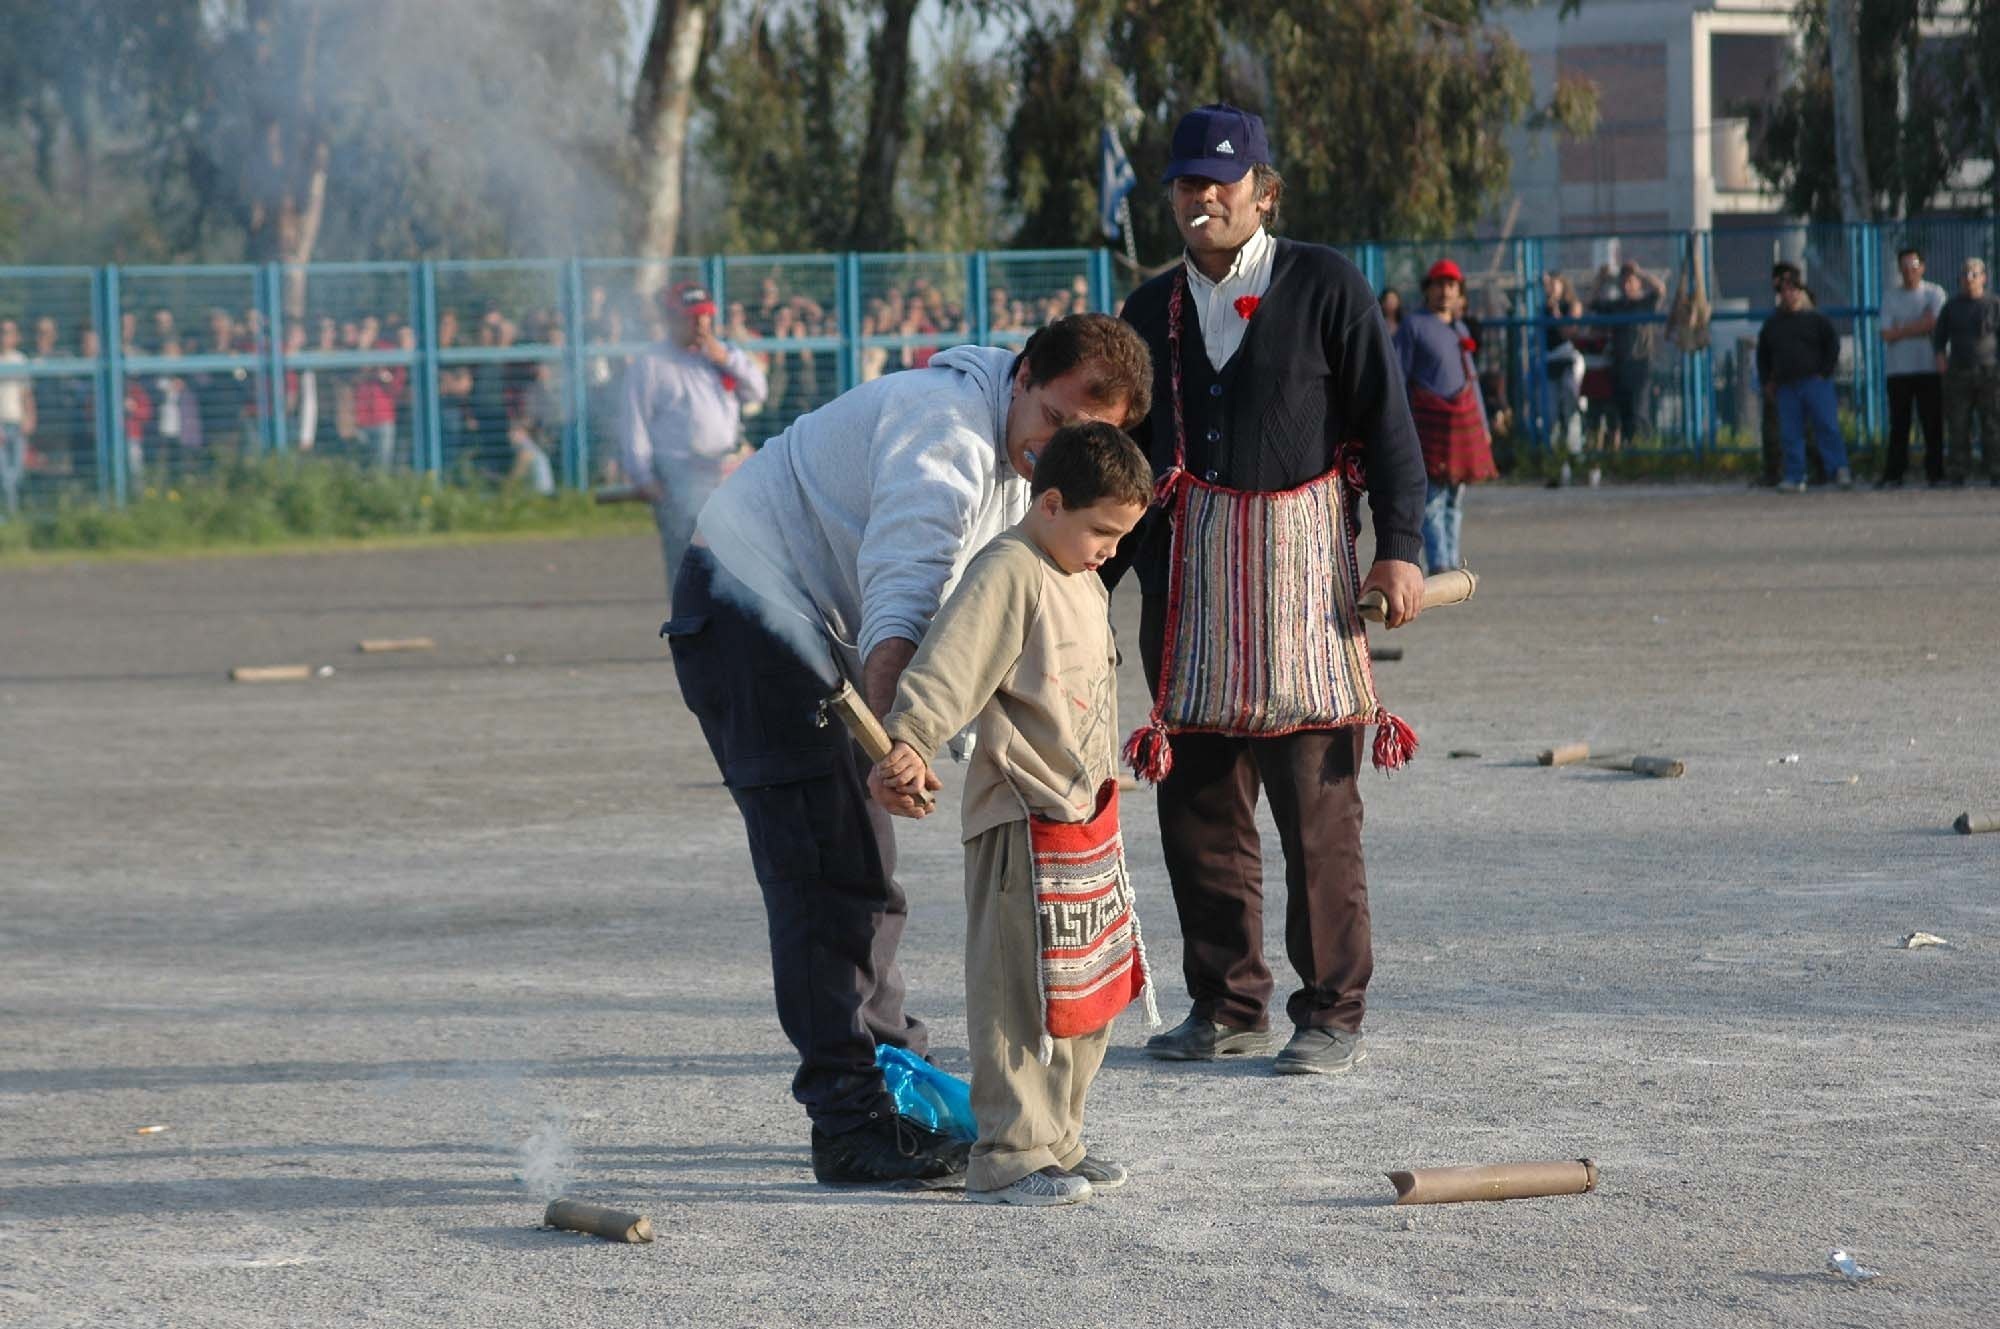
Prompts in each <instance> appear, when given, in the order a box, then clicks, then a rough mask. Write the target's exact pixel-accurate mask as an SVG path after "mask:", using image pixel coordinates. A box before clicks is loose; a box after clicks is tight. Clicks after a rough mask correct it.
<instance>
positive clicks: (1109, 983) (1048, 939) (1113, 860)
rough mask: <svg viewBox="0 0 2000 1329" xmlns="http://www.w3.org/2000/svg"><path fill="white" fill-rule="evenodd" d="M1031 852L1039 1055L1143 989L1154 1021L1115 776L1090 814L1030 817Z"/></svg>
mask: <svg viewBox="0 0 2000 1329" xmlns="http://www.w3.org/2000/svg"><path fill="white" fill-rule="evenodd" d="M1028 847H1029V851H1030V854H1031V856H1032V858H1033V860H1034V888H1035V921H1036V933H1035V935H1036V938H1037V940H1038V942H1039V944H1040V947H1041V955H1040V957H1039V964H1038V966H1037V969H1036V979H1037V983H1038V984H1039V986H1040V989H1041V998H1042V1029H1043V1034H1042V1042H1041V1060H1042V1063H1043V1064H1044V1065H1046V1064H1048V1061H1049V1059H1050V1057H1051V1056H1052V1055H1053V1054H1054V1051H1055V1047H1054V1043H1053V1040H1054V1039H1058V1038H1075V1037H1077V1036H1078V1035H1080V1034H1094V1033H1096V1032H1097V1031H1098V1030H1100V1029H1102V1028H1104V1027H1105V1026H1106V1025H1108V1024H1110V1023H1111V1021H1112V1020H1113V1019H1114V1018H1116V1017H1117V1015H1118V1013H1119V1012H1120V1011H1122V1010H1124V1009H1125V1008H1126V1007H1127V1006H1129V1005H1131V1004H1132V1002H1133V1000H1134V999H1135V998H1136V997H1138V996H1139V995H1140V994H1141V993H1142V992H1143V993H1144V994H1145V997H1146V1014H1147V1016H1148V1018H1149V1019H1150V1020H1151V1021H1152V1023H1154V1024H1158V1023H1159V1014H1158V1012H1157V1010H1156V1009H1155V1008H1154V1003H1153V994H1152V989H1151V987H1150V986H1149V983H1148V975H1149V971H1148V969H1147V965H1146V948H1145V945H1144V943H1143V942H1142V941H1141V940H1140V937H1139V914H1138V910H1137V907H1136V904H1135V901H1134V897H1133V894H1132V882H1131V879H1130V878H1129V877H1127V876H1126V875H1125V838H1124V836H1123V835H1122V834H1120V832H1119V828H1118V782H1117V781H1116V780H1106V781H1105V782H1104V783H1103V785H1102V786H1100V787H1099V789H1098V791H1097V810H1096V811H1095V812H1093V813H1092V814H1091V817H1090V820H1088V821H1051V820H1049V819H1048V818H1047V817H1043V816H1040V815H1038V814H1037V815H1031V816H1030V817H1029V818H1028Z"/></svg>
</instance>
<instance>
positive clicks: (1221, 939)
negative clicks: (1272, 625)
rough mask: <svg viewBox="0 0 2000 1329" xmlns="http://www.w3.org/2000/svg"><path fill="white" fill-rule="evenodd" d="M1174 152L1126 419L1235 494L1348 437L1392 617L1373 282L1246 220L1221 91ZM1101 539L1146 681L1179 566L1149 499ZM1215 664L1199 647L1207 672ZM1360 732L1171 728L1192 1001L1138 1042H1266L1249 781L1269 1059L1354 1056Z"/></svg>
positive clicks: (1245, 195) (1180, 470) (1257, 125)
mask: <svg viewBox="0 0 2000 1329" xmlns="http://www.w3.org/2000/svg"><path fill="white" fill-rule="evenodd" d="M1173 155H1174V160H1173V161H1172V163H1171V164H1169V166H1168V167H1167V170H1166V174H1165V182H1166V185H1167V190H1168V204H1169V206H1170V207H1171V208H1172V210H1173V215H1174V222H1175V224H1176V225H1177V226H1178V227H1179V228H1180V233H1181V238H1182V240H1183V242H1184V243H1185V245H1186V246H1187V252H1186V254H1185V256H1184V260H1183V262H1181V263H1176V264H1175V265H1174V266H1173V268H1172V269H1171V270H1169V271H1168V272H1166V273H1164V274H1162V275H1161V276H1159V277H1156V278H1154V279H1153V280H1152V281H1150V282H1148V283H1146V284H1145V285H1144V286H1142V287H1140V288H1139V289H1138V290H1137V291H1135V292H1134V293H1133V294H1132V297H1131V299H1130V300H1128V301H1127V302H1126V304H1125V309H1124V312H1123V317H1124V319H1125V321H1126V322H1128V323H1130V324H1131V325H1132V326H1133V327H1134V328H1136V329H1138V331H1139V333H1140V335H1141V336H1142V337H1144V338H1145V341H1146V344H1147V347H1148V348H1149V349H1150V350H1151V352H1152V356H1153V373H1154V378H1155V382H1154V385H1153V410H1152V413H1151V414H1150V415H1149V416H1148V417H1147V419H1146V421H1145V422H1144V424H1142V425H1141V426H1140V427H1138V428H1136V429H1134V430H1133V431H1132V433H1133V437H1134V438H1135V439H1137V440H1138V442H1139V444H1140V446H1141V447H1143V448H1145V449H1146V450H1147V453H1148V455H1149V456H1150V457H1151V458H1152V461H1153V467H1154V470H1155V472H1156V473H1157V474H1160V475H1162V476H1174V477H1177V476H1180V475H1185V476H1188V477H1194V478H1197V479H1199V480H1201V481H1202V482H1203V483H1205V484H1207V485H1211V486H1227V487H1229V488H1230V489H1232V490H1236V491H1245V492H1249V493H1252V494H1256V495H1264V494H1271V493H1275V492H1280V491H1290V490H1297V489H1299V488H1300V487H1301V486H1306V485H1309V484H1311V483H1313V482H1315V481H1318V480H1319V479H1320V478H1321V477H1323V476H1325V475H1326V474H1327V473H1328V472H1329V471H1331V470H1332V469H1333V468H1334V466H1335V464H1336V459H1337V456H1338V454H1339V453H1340V451H1341V449H1342V447H1343V445H1347V444H1356V445H1358V446H1359V449H1360V461H1361V464H1362V466H1363V468H1364V470H1365V473H1366V479H1367V487H1368V497H1369V507H1370V510H1371V512H1372V514H1373V517H1374V527H1375V561H1374V564H1373V566H1372V567H1371V568H1370V569H1369V572H1368V575H1367V578H1366V580H1365V581H1364V582H1363V583H1362V586H1363V588H1364V589H1370V588H1372V589H1377V590H1380V591H1382V592H1383V594H1384V596H1385V597H1386V598H1387V600H1388V606H1389V613H1388V625H1389V626H1390V627H1392V628H1393V627H1396V626H1398V625H1400V624H1402V623H1405V622H1408V621H1409V620H1410V619H1412V618H1415V617H1416V615H1417V614H1418V612H1419V611H1420V610H1421V609H1422V586H1423V576H1422V573H1421V572H1420V570H1419V569H1418V566H1417V560H1418V559H1419V558H1421V557H1422V555H1423V548H1424V544H1423V533H1422V521H1423V508H1424V491H1425V483H1424V462H1423V454H1422V452H1421V450H1420V448H1419V446H1418V442H1417V433H1416V428H1415V426H1414V425H1413V424H1412V423H1411V420H1410V408H1409V403H1408V400H1407V398H1406V397H1405V395H1404V391H1403V376H1402V373H1401V370H1400V369H1399V368H1398V365H1397V361H1396V354H1395V351H1394V349H1393V348H1392V347H1391V346H1390V344H1389V337H1388V332H1387V330H1386V328H1385V327H1384V325H1383V322H1382V316H1381V314H1380V313H1379V312H1378V311H1377V308H1376V304H1375V293H1374V291H1373V290H1372V289H1371V288H1370V287H1369V285H1368V281H1367V279H1366V278H1365V277H1363V276H1362V275H1361V272H1360V271H1359V269H1357V268H1356V267H1355V266H1354V264H1352V263H1351V262H1349V261H1348V260H1347V259H1346V258H1345V257H1343V256H1342V255H1340V254H1339V253H1337V252H1335V251H1334V250H1332V249H1329V248H1326V247H1324V246H1322V245H1310V244H1297V243H1294V242H1292V241H1290V240H1283V239H1276V238H1273V237H1272V236H1271V235H1270V234H1269V233H1268V232H1267V230H1266V229H1265V227H1266V223H1267V222H1268V221H1269V220H1271V218H1272V217H1273V216H1274V214H1275V212H1276V210H1277V206H1278V198H1279V193H1280V190H1281V189H1282V188H1283V181H1282V180H1281V179H1280V178H1279V176H1278V173H1277V171H1276V170H1275V169H1273V167H1272V165H1271V158H1270V153H1269V150H1268V148H1267V147H1266V145H1265V138H1264V124H1263V121H1262V120H1261V119H1259V118H1258V117H1257V116H1255V115H1252V114H1250V113H1249V112H1247V111H1243V110H1239V109H1238V108H1236V107H1233V106H1226V105H1223V106H1204V107H1202V108H1200V109H1199V110H1196V111H1193V112H1190V113H1189V114H1188V115H1186V116H1185V117H1183V118H1182V120H1181V122H1180V125H1179V127H1178V128H1176V129H1175V131H1174V138H1173ZM1177 310H1178V311H1181V312H1180V316H1179V323H1178V327H1175V326H1174V320H1173V312H1174V311H1177ZM1177 350H1178V352H1179V354H1178V357H1177V356H1176V354H1175V352H1176V351H1177ZM1177 440H1178V445H1177ZM1183 450H1184V455H1185V462H1184V465H1183V464H1181V463H1180V462H1179V461H1178V460H1177V459H1178V457H1179V456H1180V455H1181V454H1182V452H1183ZM1176 482H1177V481H1176V480H1171V479H1170V480H1169V483H1176ZM1177 558H1179V559H1180V560H1181V562H1180V563H1179V565H1177V564H1176V561H1175V560H1176V559H1177ZM1121 559H1122V560H1124V562H1127V563H1129V565H1130V566H1131V568H1132V570H1133V571H1134V572H1135V573H1136V574H1137V576H1138V580H1139V587H1140V591H1141V593H1142V595H1143V597H1144V599H1143V601H1142V605H1141V616H1140V629H1139V650H1140V656H1141V659H1142V661H1143V663H1144V665H1145V668H1146V674H1147V678H1148V681H1149V682H1152V683H1153V684H1154V686H1155V689H1156V692H1157V690H1158V688H1159V679H1160V674H1161V671H1162V669H1163V668H1165V667H1166V663H1165V662H1163V659H1162V657H1163V654H1164V642H1165V638H1166V633H1167V627H1166V624H1167V619H1168V614H1169V605H1170V603H1171V602H1172V597H1174V596H1176V595H1179V594H1181V593H1182V576H1181V574H1182V573H1183V572H1185V570H1186V567H1187V566H1188V561H1187V558H1186V556H1185V555H1184V553H1183V552H1182V551H1180V550H1179V549H1178V547H1177V546H1176V545H1175V543H1174V540H1173V529H1172V522H1171V520H1170V519H1169V517H1168V513H1167V512H1166V511H1165V510H1163V509H1159V508H1156V509H1154V511H1153V512H1152V513H1150V514H1149V515H1148V518H1147V520H1146V521H1145V522H1144V523H1143V524H1142V525H1141V526H1140V527H1139V529H1138V530H1136V531H1135V532H1133V534H1132V535H1131V536H1130V537H1128V538H1127V539H1126V541H1125V545H1124V548H1123V549H1122V550H1121ZM1122 570H1123V564H1122V563H1121V564H1120V565H1118V566H1114V567H1111V568H1108V569H1107V572H1106V580H1107V581H1110V582H1113V583H1114V584H1115V582H1116V580H1117V574H1118V572H1120V571H1122ZM1326 575H1328V576H1331V575H1333V570H1332V569H1331V568H1328V569H1327V570H1326ZM1263 580H1267V581H1276V580H1283V579H1282V578H1267V579H1263ZM1238 608H1239V610H1241V612H1243V613H1244V614H1245V616H1246V618H1252V617H1255V618H1259V620H1260V621H1261V622H1266V623H1268V622H1271V621H1274V618H1273V616H1274V615H1275V614H1277V613H1279V612H1280V611H1278V610H1277V609H1275V608H1274V607H1273V606H1272V605H1269V604H1266V603H1264V602H1262V601H1257V602H1255V603H1248V602H1246V603H1245V604H1244V605H1240V606H1238ZM1300 632H1301V634H1302V635H1303V633H1304V629H1303V628H1301V629H1300ZM1231 664H1232V662H1230V661H1222V662H1220V669H1219V671H1218V672H1227V671H1228V668H1229V666H1230V665H1231ZM1362 736H1363V730H1362V729H1361V728H1360V727H1358V726H1349V727H1345V728H1306V729H1302V730H1300V731H1298V732H1293V733H1287V734H1283V735H1270V736H1261V735H1253V734H1246V733H1241V732H1237V731H1235V730H1234V729H1231V728H1227V727H1225V728H1221V729H1219V730H1218V731H1215V732H1192V731H1188V730H1183V731H1182V732H1180V733H1178V734H1176V735H1175V736H1174V738H1173V740H1172V748H1173V752H1174V757H1173V761H1172V764H1171V769H1170V770H1168V771H1167V772H1166V773H1165V777H1164V779H1162V780H1161V782H1160V792H1159V803H1158V810H1159V819H1160V837H1161V847H1162V850H1163V852H1164V854H1165V857H1166V861H1167V875H1168V877H1169V879H1170V881H1171V882H1172V885H1173V891H1174V903H1175V906H1176V908H1177V910H1178V911H1179V914H1180V924H1181V936H1182V939H1183V942H1184V950H1183V957H1184V958H1183V972H1184V974H1185V977H1186V979H1187V984H1188V991H1189V995H1190V996H1191V997H1192V999H1193V1009H1192V1011H1191V1012H1190V1013H1189V1015H1188V1018H1187V1019H1186V1020H1184V1021H1183V1022H1182V1023H1181V1024H1180V1025H1179V1026H1177V1027H1176V1028H1174V1029H1173V1030H1171V1031H1169V1032H1167V1033H1165V1034H1161V1035H1159V1036H1158V1037H1156V1038H1154V1039H1153V1040H1152V1041H1151V1042H1149V1043H1148V1044H1147V1048H1146V1050H1147V1051H1148V1052H1149V1053H1151V1054H1152V1055H1153V1056H1155V1057H1158V1058H1161V1059H1162V1060H1170V1061H1206V1060H1209V1059H1211V1058H1213V1057H1215V1056H1218V1055H1229V1054H1233V1053H1248V1052H1262V1051H1265V1050H1268V1049H1269V1048H1270V1046H1271V1045H1272V1043H1274V1042H1275V1039H1274V1038H1273V1036H1272V1035H1271V1033H1270V1018H1269V1017H1270V1003H1271V998H1272V995H1273V991H1274V983H1273V980H1272V976H1271V971H1270V969H1269V968H1268V967H1266V965H1265V963H1264V955H1263V950H1264V944H1263V940H1264V913H1263V910H1264V898H1263V891H1264V888H1263V881H1262V869H1261V867H1260V866H1259V861H1260V851H1259V848H1258V837H1257V828H1256V807H1257V799H1258V796H1259V793H1260V791H1261V793H1262V795H1263V796H1264V797H1265V798H1266V799H1267V800H1268V801H1269V804H1270V808H1271V814H1272V817H1273V818H1274V820H1275V821H1276V822H1277V825H1278V833H1279V836H1280V838H1281V840H1282V842H1283V845H1284V853H1285V886H1286V893H1287V902H1286V911H1285V947H1286V951H1287V953H1288V955H1289V957H1290V959H1291V961H1292V966H1293V968H1295V969H1296V970H1297V971H1298V974H1299V979H1300V987H1299V990H1298V991H1297V992H1295V993H1294V994H1293V995H1292V997H1291V999H1290V1000H1289V1002H1288V1003H1287V1008H1286V1014H1287V1015H1288V1016H1289V1017H1290V1022H1291V1024H1292V1025H1293V1026H1294V1028H1295V1033H1294V1034H1293V1036H1292V1038H1291V1041H1290V1042H1289V1043H1288V1044H1287V1045H1286V1046H1285V1048H1284V1050H1283V1051H1282V1052H1280V1053H1279V1055H1278V1058H1277V1060H1276V1062H1275V1063H1274V1066H1273V1069H1274V1070H1277V1071H1279V1072H1281V1073H1288V1074H1326V1073H1329V1072H1338V1071H1345V1070H1348V1069H1350V1068H1352V1067H1353V1066H1354V1065H1355V1064H1356V1063H1357V1062H1359V1061H1360V1060H1362V1058H1363V1057H1365V1056H1366V1055H1367V1054H1366V1052H1365V1051H1364V1050H1363V1047H1362V1043H1361V1023H1362V1015H1363V1010H1364V1004H1365V997H1366V992H1367V987H1368V980H1369V976H1370V974H1371V973H1372V971H1373V967H1374V958H1373V950H1372V946H1371V940H1370V931H1369V919H1368V891H1367V881H1366V876H1365V873H1364V870H1363V866H1362V859H1361V792H1360V788H1359V785H1358V779H1357V777H1358V774H1359V771H1360V769H1361V753H1362Z"/></svg>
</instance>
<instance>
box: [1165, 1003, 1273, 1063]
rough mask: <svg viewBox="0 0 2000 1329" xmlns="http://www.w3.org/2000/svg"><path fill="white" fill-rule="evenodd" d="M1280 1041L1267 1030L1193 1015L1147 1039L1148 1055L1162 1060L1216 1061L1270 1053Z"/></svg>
mask: <svg viewBox="0 0 2000 1329" xmlns="http://www.w3.org/2000/svg"><path fill="white" fill-rule="evenodd" d="M1276 1041H1277V1037H1276V1035H1274V1034H1273V1033H1272V1032H1271V1031H1270V1030H1268V1029H1236V1028H1233V1027H1231V1026H1229V1025H1226V1024H1217V1023H1216V1022H1215V1021H1213V1020H1204V1019H1202V1018H1201V1017H1200V1016H1199V1015H1194V1014H1190V1015H1189V1016H1188V1018H1187V1019H1185V1020H1182V1021H1181V1022H1180V1023H1179V1024H1177V1025H1175V1026H1174V1027H1173V1028H1171V1029H1169V1030H1167V1032H1166V1033H1164V1034H1154V1035H1153V1036H1152V1037H1151V1038H1149V1039H1147V1040H1146V1055H1147V1056H1149V1057H1158V1058H1159V1059H1160V1060H1161V1061H1214V1060H1215V1059H1216V1058H1217V1057H1238V1056H1244V1055H1246V1054H1255V1053H1260V1052H1269V1051H1270V1050H1271V1044H1273V1043H1275V1042H1276Z"/></svg>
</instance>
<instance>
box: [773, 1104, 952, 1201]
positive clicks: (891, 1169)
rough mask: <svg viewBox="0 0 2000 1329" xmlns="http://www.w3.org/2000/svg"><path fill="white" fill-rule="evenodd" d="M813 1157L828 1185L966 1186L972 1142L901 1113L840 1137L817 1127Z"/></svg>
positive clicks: (815, 1172) (816, 1173)
mask: <svg viewBox="0 0 2000 1329" xmlns="http://www.w3.org/2000/svg"><path fill="white" fill-rule="evenodd" d="M812 1156H813V1177H814V1178H815V1179H816V1180H817V1181H818V1182H819V1183H820V1185H822V1186H877V1187H882V1188H884V1189H887V1190H927V1191H928V1190H939V1189H942V1188H944V1187H947V1186H963V1185H964V1184H965V1164H966V1160H967V1159H969V1158H970V1157H971V1156H972V1146H971V1145H969V1144H967V1143H966V1142H965V1141H963V1140H954V1139H953V1138H952V1137H951V1136H949V1135H944V1134H940V1133H939V1132H937V1131H934V1130H932V1129H931V1128H930V1127H928V1126H926V1125H924V1124H923V1123H922V1122H920V1121H916V1120H914V1119H913V1118H910V1117H906V1116H904V1115H903V1114H902V1113H900V1112H895V1113H890V1114H889V1115H888V1116H886V1117H871V1118H869V1120H868V1123H867V1124H866V1125H864V1126H862V1127H861V1128H860V1129H859V1130H852V1131H843V1132H841V1133H840V1134H839V1135H828V1134H827V1133H826V1132H825V1131H822V1130H821V1129H820V1128H819V1127H817V1126H815V1127H813V1133H812Z"/></svg>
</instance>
